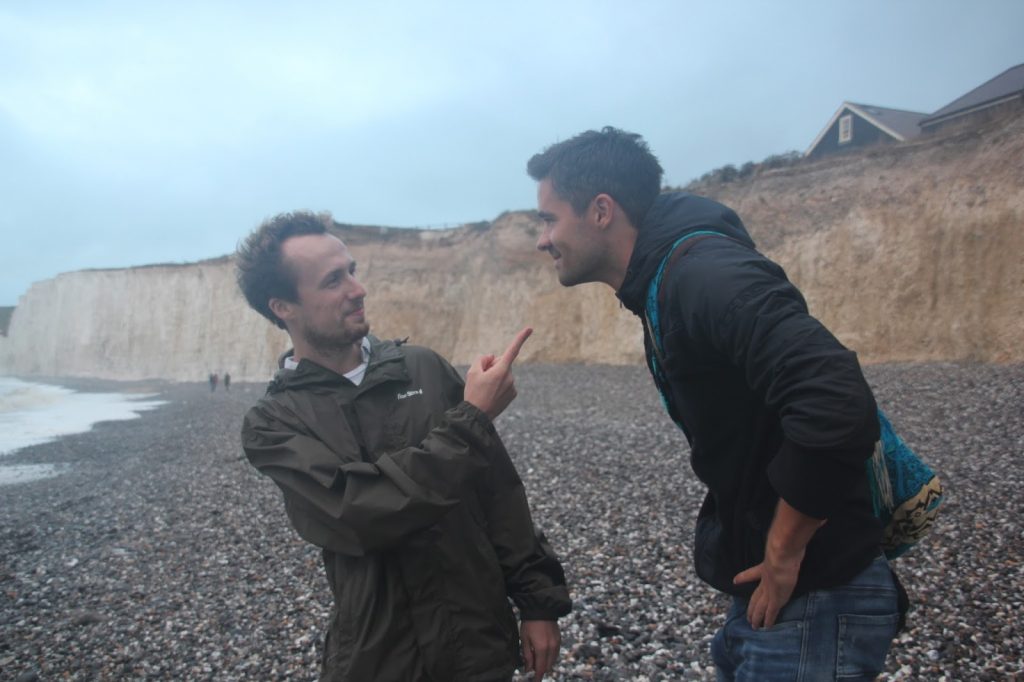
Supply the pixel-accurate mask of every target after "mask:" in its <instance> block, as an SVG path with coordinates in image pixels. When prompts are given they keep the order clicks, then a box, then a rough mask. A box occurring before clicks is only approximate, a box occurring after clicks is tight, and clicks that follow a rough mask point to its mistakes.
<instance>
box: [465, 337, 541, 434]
mask: <svg viewBox="0 0 1024 682" xmlns="http://www.w3.org/2000/svg"><path fill="white" fill-rule="evenodd" d="M532 333H533V329H532V328H531V327H525V328H523V329H522V330H521V331H520V332H519V333H518V334H516V337H515V338H514V339H513V340H512V343H511V344H510V345H509V347H508V348H506V349H505V352H504V353H502V354H501V355H500V356H498V357H495V356H493V355H483V356H480V357H479V358H477V359H476V362H474V363H473V365H472V366H471V367H470V368H469V371H468V372H467V373H466V388H465V391H464V392H463V395H464V396H465V398H466V401H467V402H469V403H472V404H473V405H475V406H476V407H478V408H480V410H481V411H482V412H484V413H485V414H486V415H487V416H488V417H490V418H491V419H495V418H497V416H498V415H499V414H501V413H502V412H504V410H505V408H506V407H508V406H509V404H510V403H511V402H512V401H513V400H514V399H515V397H516V386H515V380H514V379H513V378H512V363H513V362H515V359H516V358H517V357H518V356H519V351H520V350H521V349H522V347H523V344H524V343H526V339H528V338H530V334H532Z"/></svg>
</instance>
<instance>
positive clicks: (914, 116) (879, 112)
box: [804, 102, 928, 156]
mask: <svg viewBox="0 0 1024 682" xmlns="http://www.w3.org/2000/svg"><path fill="white" fill-rule="evenodd" d="M847 110H849V111H852V112H853V113H855V114H857V115H858V116H860V117H861V118H863V119H865V120H866V121H868V122H870V123H871V124H872V125H873V126H875V127H876V128H878V129H880V130H882V131H883V132H885V133H886V134H888V135H891V136H892V137H894V138H895V139H897V140H899V141H900V142H905V141H906V140H910V139H913V138H915V137H917V136H918V135H920V134H921V128H920V127H919V126H918V123H920V122H921V120H922V119H924V117H925V116H927V115H928V114H922V113H921V112H918V111H907V110H905V109H890V108H888V107H877V106H875V105H873V104H856V103H854V102H843V103H842V104H840V105H839V108H838V109H836V113H834V114H832V118H830V119H829V121H828V123H826V124H825V127H824V128H822V130H821V132H820V133H818V136H817V137H816V138H814V142H812V143H811V146H810V147H808V148H807V151H806V152H804V155H805V156H806V155H807V154H810V153H811V152H812V151H814V148H815V147H817V146H818V144H819V143H820V142H821V140H822V138H823V137H825V134H826V133H827V132H828V131H829V129H830V128H831V127H832V126H833V125H834V124H835V122H836V121H837V120H839V117H840V116H842V114H843V112H844V111H847Z"/></svg>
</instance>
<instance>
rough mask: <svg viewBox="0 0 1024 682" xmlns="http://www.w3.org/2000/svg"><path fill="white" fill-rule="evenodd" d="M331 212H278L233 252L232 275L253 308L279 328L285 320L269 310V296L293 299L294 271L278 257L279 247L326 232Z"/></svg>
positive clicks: (282, 327) (295, 291)
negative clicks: (299, 238)
mask: <svg viewBox="0 0 1024 682" xmlns="http://www.w3.org/2000/svg"><path fill="white" fill-rule="evenodd" d="M332 222H333V221H332V219H331V214H330V213H312V212H311V211H295V212H293V213H281V214H278V215H276V216H274V217H273V218H270V219H269V220H265V221H263V223H262V224H261V225H260V226H259V227H257V228H256V229H255V230H253V231H252V233H251V234H250V235H249V236H248V237H246V238H245V240H243V241H242V242H241V243H240V244H239V245H238V249H237V250H236V251H235V277H236V279H237V280H238V287H239V288H240V289H241V290H242V293H243V294H244V295H245V300H247V301H248V302H249V305H250V306H252V309H253V310H255V311H256V312H258V313H259V314H260V315H262V316H263V317H265V318H267V319H268V320H270V321H271V322H273V323H274V324H276V325H277V326H278V327H280V328H281V329H284V328H285V326H284V322H283V321H282V320H281V318H279V317H278V316H277V315H275V314H274V312H273V311H272V310H271V309H270V299H272V298H280V299H282V300H285V301H291V302H293V303H294V302H296V301H297V300H298V296H299V295H298V291H297V290H296V288H295V273H293V272H292V271H291V270H290V269H289V268H288V267H287V266H286V265H285V264H284V262H283V261H282V259H281V246H282V245H283V244H284V242H285V241H286V240H288V239H289V238H291V237H299V236H301V235H307V234H326V233H327V227H328V226H329V225H331V224H332Z"/></svg>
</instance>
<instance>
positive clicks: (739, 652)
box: [711, 556, 899, 682]
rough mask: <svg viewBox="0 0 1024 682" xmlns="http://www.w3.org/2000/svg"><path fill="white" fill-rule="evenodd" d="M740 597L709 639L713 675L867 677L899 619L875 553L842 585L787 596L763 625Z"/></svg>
mask: <svg viewBox="0 0 1024 682" xmlns="http://www.w3.org/2000/svg"><path fill="white" fill-rule="evenodd" d="M747 602H748V600H747V599H742V598H739V597H734V598H733V603H732V608H731V609H729V615H728V616H727V618H726V621H725V625H724V626H722V629H721V630H719V631H718V632H717V633H715V638H714V639H713V640H712V642H711V658H712V659H713V660H714V662H715V668H716V671H717V673H718V679H719V680H720V681H724V680H735V681H737V682H747V681H753V680H757V681H758V682H768V681H773V680H779V681H782V680H786V681H787V682H789V681H799V682H804V681H806V682H819V681H821V680H873V679H875V677H877V676H878V674H879V673H881V672H882V670H883V669H884V668H885V656H886V654H887V653H888V652H889V645H890V644H891V643H892V640H893V637H895V636H896V626H897V623H898V622H899V610H898V607H897V592H896V584H895V581H894V579H893V575H892V572H891V571H890V570H889V564H888V563H887V562H886V560H885V557H882V556H880V557H878V558H877V559H875V560H874V562H872V563H871V564H870V565H869V566H868V567H867V568H866V569H864V570H863V571H862V572H861V573H860V574H858V575H857V576H856V577H854V578H853V580H851V581H850V582H848V583H846V584H845V585H841V586H840V587H834V588H830V589H827V590H814V591H812V592H809V593H807V594H805V595H802V596H800V597H797V598H796V599H793V600H792V601H790V602H789V603H788V604H786V605H785V606H784V607H783V608H782V611H780V612H779V616H778V618H777V619H776V622H775V625H773V626H772V627H770V628H768V629H764V628H762V629H760V630H754V629H752V628H751V627H750V623H749V622H748V621H747Z"/></svg>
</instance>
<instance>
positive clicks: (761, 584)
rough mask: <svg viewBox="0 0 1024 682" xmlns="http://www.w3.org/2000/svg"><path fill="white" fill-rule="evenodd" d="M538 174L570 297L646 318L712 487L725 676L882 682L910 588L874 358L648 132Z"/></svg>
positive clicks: (701, 547)
mask: <svg viewBox="0 0 1024 682" xmlns="http://www.w3.org/2000/svg"><path fill="white" fill-rule="evenodd" d="M527 171H528V173H529V174H530V176H531V177H533V179H535V180H537V181H538V183H539V185H538V205H539V217H540V218H541V220H542V221H543V222H544V230H543V232H542V234H541V236H540V238H539V239H538V241H537V248H538V249H540V250H542V251H545V252H547V253H548V254H549V255H550V256H551V257H552V258H553V259H554V267H555V271H556V273H557V275H558V279H559V281H560V282H561V283H562V284H563V285H564V286H574V285H576V284H581V283H584V282H604V283H605V284H607V285H609V286H610V287H612V289H614V290H615V292H616V294H617V296H618V298H619V299H620V301H621V302H622V304H623V305H624V306H625V307H626V308H628V309H629V310H630V311H632V312H633V313H634V314H635V315H637V316H638V317H640V318H641V320H643V321H644V323H645V324H644V345H645V349H646V355H647V361H648V366H649V368H650V370H651V373H652V375H653V376H654V378H655V383H656V385H657V386H658V388H659V390H660V391H661V393H662V398H663V402H664V404H665V406H666V407H667V408H668V410H669V413H670V414H671V416H672V418H673V419H674V420H675V422H676V423H677V424H678V425H679V426H680V427H681V428H682V429H683V431H684V432H685V434H686V437H687V440H688V441H689V443H690V450H691V464H692V467H693V470H694V472H695V473H696V474H697V476H698V477H699V478H700V479H701V480H702V481H703V482H704V483H705V484H706V485H707V487H708V494H707V497H706V498H705V501H704V504H703V506H702V508H701V511H700V513H699V516H698V520H697V529H696V539H695V555H694V558H695V566H696V570H697V573H698V575H699V576H700V577H701V578H702V579H703V580H704V581H706V582H707V583H709V584H710V585H711V586H713V587H714V588H716V589H718V590H721V591H723V592H726V593H728V594H730V595H732V596H733V607H732V610H731V611H730V614H729V616H728V618H727V621H726V624H725V626H724V627H723V628H722V629H721V630H720V631H719V632H718V633H717V635H716V637H715V639H714V641H713V643H712V657H713V658H714V661H715V664H716V667H717V669H718V671H719V674H720V676H721V677H722V678H723V679H747V680H770V679H808V680H819V679H831V678H834V677H844V678H845V677H851V678H856V679H861V677H863V678H864V679H870V678H872V677H873V676H874V675H876V674H877V673H878V672H879V671H880V670H881V669H882V668H883V667H884V662H885V656H886V653H887V651H888V647H889V645H890V643H891V640H892V638H893V636H894V635H895V633H896V628H897V622H898V618H899V613H898V606H897V589H898V588H897V584H896V582H895V579H894V576H893V575H892V573H891V571H890V570H889V567H888V565H887V564H886V562H885V559H884V557H883V556H882V555H881V554H880V548H879V543H880V539H881V528H880V526H879V524H878V522H877V521H876V520H875V518H874V515H873V513H872V506H871V500H870V492H869V487H868V483H867V477H866V473H865V472H866V467H865V462H866V460H867V459H868V458H869V456H870V455H871V452H872V449H873V445H874V443H875V441H876V440H877V439H878V437H879V430H878V422H877V416H876V407H875V401H874V398H873V397H872V394H871V390H870V389H869V387H868V385H867V383H866V381H865V380H864V377H863V374H862V372H861V369H860V366H859V364H858V362H857V358H856V355H855V354H854V353H853V352H851V351H849V350H847V349H846V348H844V347H843V346H842V345H841V344H840V343H839V341H837V340H836V339H835V337H834V336H833V335H832V334H831V333H829V331H828V330H827V329H826V328H825V327H824V326H823V325H822V324H821V323H820V322H819V321H818V320H816V319H815V318H813V317H812V316H811V315H810V314H808V310H807V306H806V303H805V302H804V299H803V297H802V296H801V294H800V292H799V291H798V290H797V289H796V287H795V286H793V284H791V283H790V282H789V281H788V280H787V279H786V275H785V273H784V272H783V270H782V268H780V267H779V266H778V265H777V264H775V263H773V262H772V261H770V260H768V259H767V258H765V257H764V256H762V255H761V254H760V253H758V252H757V251H756V250H755V248H754V243H753V241H752V240H751V238H750V236H749V235H748V234H747V231H746V229H745V228H744V227H743V224H742V222H741V221H740V219H739V217H738V216H737V215H736V213H735V212H733V211H732V210H730V209H729V208H727V207H725V206H723V205H721V204H718V203H716V202H714V201H711V200H709V199H705V198H702V197H698V196H694V195H691V194H687V193H682V192H674V193H664V194H662V193H661V192H660V187H661V174H662V170H661V166H660V164H659V163H658V160H657V159H656V158H655V157H654V155H653V154H652V153H651V152H650V150H649V149H648V147H647V145H646V143H644V141H643V140H642V139H641V138H640V136H638V135H634V134H630V133H626V132H624V131H621V130H617V129H614V128H604V129H603V130H601V131H588V132H584V133H581V134H580V135H577V136H576V137H574V138H572V139H569V140H566V141H564V142H560V143H558V144H555V145H552V146H551V147H549V148H547V149H546V150H544V151H543V152H542V153H539V154H536V155H534V156H533V157H532V158H531V159H530V161H529V164H528V166H527ZM670 256H671V257H670ZM652 283H653V286H652Z"/></svg>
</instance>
